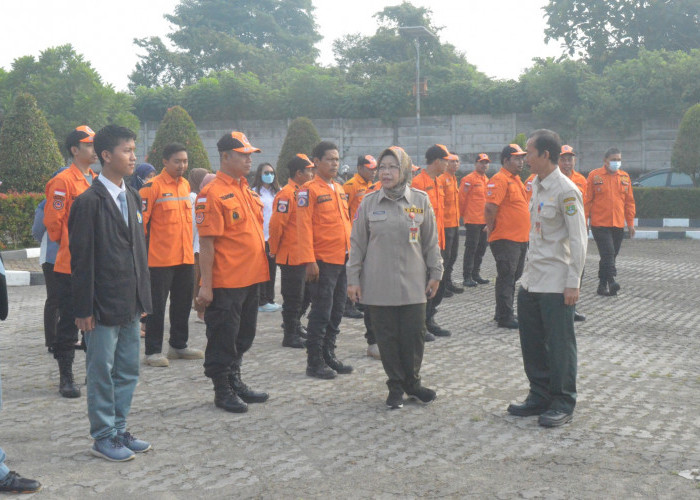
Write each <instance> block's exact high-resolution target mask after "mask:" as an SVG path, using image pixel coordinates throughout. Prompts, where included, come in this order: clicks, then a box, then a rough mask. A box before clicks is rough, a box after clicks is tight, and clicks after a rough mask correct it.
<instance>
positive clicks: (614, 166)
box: [610, 161, 622, 172]
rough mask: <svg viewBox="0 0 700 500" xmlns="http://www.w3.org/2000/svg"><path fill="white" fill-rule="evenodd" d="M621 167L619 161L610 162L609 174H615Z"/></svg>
mask: <svg viewBox="0 0 700 500" xmlns="http://www.w3.org/2000/svg"><path fill="white" fill-rule="evenodd" d="M621 166H622V162H621V161H611V162H610V171H611V172H617V171H618V170H620V167H621Z"/></svg>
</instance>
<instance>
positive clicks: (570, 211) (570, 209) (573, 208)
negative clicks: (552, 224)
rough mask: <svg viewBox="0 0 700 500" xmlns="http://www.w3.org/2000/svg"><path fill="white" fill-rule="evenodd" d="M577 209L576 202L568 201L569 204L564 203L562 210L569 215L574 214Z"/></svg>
mask: <svg viewBox="0 0 700 500" xmlns="http://www.w3.org/2000/svg"><path fill="white" fill-rule="evenodd" d="M577 211H578V209H577V208H576V204H575V203H570V204H568V205H566V207H565V209H564V212H565V213H566V215H568V216H569V217H571V216H572V215H576V212H577Z"/></svg>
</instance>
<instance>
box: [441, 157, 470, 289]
mask: <svg viewBox="0 0 700 500" xmlns="http://www.w3.org/2000/svg"><path fill="white" fill-rule="evenodd" d="M457 170H459V156H457V155H456V154H450V156H448V157H447V168H446V169H445V173H444V174H442V175H441V176H440V177H438V181H439V182H440V184H441V185H442V191H443V195H444V196H445V211H444V212H443V214H442V218H443V221H444V224H445V250H443V255H442V260H443V265H444V266H445V273H444V274H443V275H442V281H444V282H445V284H444V285H443V286H444V288H445V297H447V298H449V297H452V295H453V294H455V293H462V292H464V288H462V287H461V286H457V285H455V284H454V283H453V282H452V268H453V267H454V264H455V260H457V254H458V253H459V185H458V181H457V176H456V174H457Z"/></svg>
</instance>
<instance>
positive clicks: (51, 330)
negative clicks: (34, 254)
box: [41, 262, 60, 347]
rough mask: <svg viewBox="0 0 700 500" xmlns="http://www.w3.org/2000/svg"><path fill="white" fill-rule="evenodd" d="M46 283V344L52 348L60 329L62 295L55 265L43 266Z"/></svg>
mask: <svg viewBox="0 0 700 500" xmlns="http://www.w3.org/2000/svg"><path fill="white" fill-rule="evenodd" d="M41 271H42V272H43V273H44V282H45V283H46V302H44V342H45V345H46V347H52V346H53V345H54V343H55V342H56V330H57V329H58V307H59V302H60V294H59V288H58V282H57V280H56V275H55V273H54V272H53V264H51V263H50V262H44V263H43V264H42V265H41Z"/></svg>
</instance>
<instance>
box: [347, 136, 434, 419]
mask: <svg viewBox="0 0 700 500" xmlns="http://www.w3.org/2000/svg"><path fill="white" fill-rule="evenodd" d="M378 162H379V167H378V169H377V170H378V172H379V181H380V182H381V186H382V187H381V189H379V190H378V191H374V192H371V193H368V194H366V195H365V197H364V199H363V200H362V203H361V204H360V207H359V209H358V211H357V215H356V220H355V222H354V223H353V227H352V234H351V237H350V258H349V260H348V263H347V276H348V296H349V297H350V299H351V300H353V301H354V302H359V301H361V302H362V303H363V304H365V305H367V306H369V313H370V319H371V321H372V326H373V329H374V330H375V332H376V335H377V345H378V346H379V353H380V355H381V359H382V364H383V365H384V371H385V372H386V374H387V376H388V378H389V380H388V381H387V385H388V386H389V397H388V398H387V401H386V404H387V406H388V407H389V408H391V409H395V408H401V407H402V406H403V394H404V392H405V393H406V394H408V395H409V396H411V397H414V398H416V399H418V400H420V401H422V402H424V403H428V402H430V401H432V400H433V399H435V391H433V390H432V389H428V388H426V387H423V386H422V385H421V379H420V374H419V373H420V367H421V363H422V361H423V347H424V343H425V303H426V300H427V299H429V298H432V297H433V296H435V293H436V292H437V288H438V286H439V284H440V279H441V278H442V270H443V268H442V259H441V257H440V248H439V247H438V239H437V226H436V222H435V214H434V212H433V208H432V206H431V205H430V200H429V198H428V195H427V194H425V193H424V192H423V191H420V190H418V189H414V188H411V187H410V184H411V159H410V158H409V156H408V155H407V154H406V152H405V151H404V150H403V149H401V148H399V147H397V146H392V147H390V148H388V149H385V150H384V151H383V152H382V154H381V155H380V156H379V158H378Z"/></svg>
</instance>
